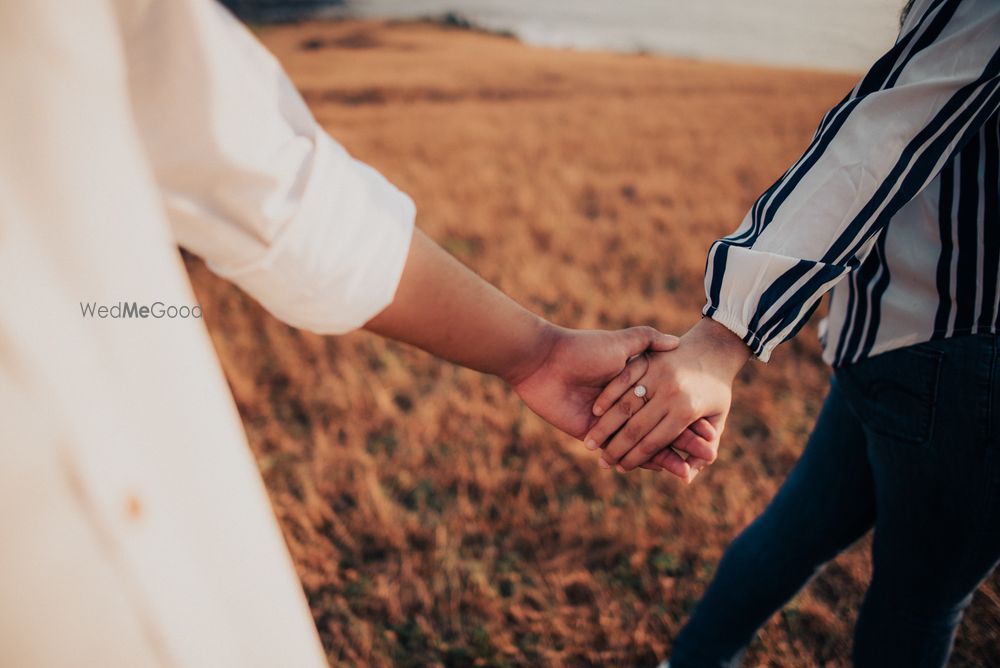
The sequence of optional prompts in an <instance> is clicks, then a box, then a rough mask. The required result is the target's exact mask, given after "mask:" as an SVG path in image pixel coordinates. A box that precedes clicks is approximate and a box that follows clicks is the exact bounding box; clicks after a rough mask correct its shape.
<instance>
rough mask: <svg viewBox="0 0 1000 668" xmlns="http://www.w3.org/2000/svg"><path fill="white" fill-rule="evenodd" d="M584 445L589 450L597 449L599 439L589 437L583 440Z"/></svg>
mask: <svg viewBox="0 0 1000 668" xmlns="http://www.w3.org/2000/svg"><path fill="white" fill-rule="evenodd" d="M583 447H585V448H587V449H588V450H596V449H597V441H595V440H594V439H592V438H588V439H587V440H586V441H584V442H583ZM601 461H604V460H601Z"/></svg>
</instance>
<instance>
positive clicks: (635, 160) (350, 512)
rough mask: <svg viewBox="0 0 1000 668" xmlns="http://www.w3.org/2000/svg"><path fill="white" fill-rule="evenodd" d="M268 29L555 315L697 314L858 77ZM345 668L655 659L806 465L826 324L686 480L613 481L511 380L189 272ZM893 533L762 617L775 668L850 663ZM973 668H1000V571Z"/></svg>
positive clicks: (580, 318)
mask: <svg viewBox="0 0 1000 668" xmlns="http://www.w3.org/2000/svg"><path fill="white" fill-rule="evenodd" d="M260 34H261V37H262V39H263V40H264V42H265V43H266V44H267V45H268V46H269V47H270V48H271V49H273V50H274V51H275V53H276V54H277V56H278V58H279V59H280V60H281V61H282V63H283V64H284V65H285V66H286V68H287V69H288V70H289V72H290V73H291V75H292V77H293V79H294V80H295V82H296V84H297V85H298V86H299V88H300V89H301V91H302V93H303V95H304V97H305V99H306V100H307V102H308V103H309V104H310V106H311V107H312V109H313V111H314V112H315V114H316V115H317V118H318V119H319V120H320V122H321V123H322V124H323V125H324V126H325V127H326V128H327V129H328V130H329V131H330V133H331V134H332V135H333V136H334V137H336V138H337V139H338V140H340V141H341V142H342V143H343V144H344V145H345V146H346V147H347V148H348V149H349V150H350V151H351V152H352V153H353V154H354V155H356V156H357V157H359V158H361V159H363V160H365V161H367V162H369V163H371V164H372V165H374V166H376V167H377V168H378V169H379V170H381V171H382V172H383V173H384V174H386V175H387V176H388V177H389V178H390V179H391V180H392V181H394V182H395V183H396V184H398V185H399V186H400V187H401V188H403V189H404V190H406V191H407V192H409V193H410V194H411V195H412V196H413V197H414V199H415V200H416V202H417V205H418V209H419V218H418V223H419V225H420V226H421V227H423V229H425V230H426V231H427V232H428V233H429V234H430V235H431V236H432V237H434V238H435V239H437V240H438V241H439V242H440V243H441V244H442V245H443V246H444V247H445V248H447V249H448V250H449V251H450V252H452V253H453V254H454V255H456V256H457V257H458V258H459V259H461V260H462V261H463V262H465V263H467V264H468V265H469V266H471V267H472V268H474V269H475V270H476V271H477V272H479V273H480V274H481V275H483V276H484V277H485V278H486V279H488V280H490V281H492V282H493V283H495V284H497V285H499V286H500V287H501V288H502V289H503V290H505V291H506V292H507V293H509V294H510V295H512V296H513V297H514V298H516V299H518V300H519V301H521V302H522V303H524V304H526V305H528V306H529V307H530V308H532V309H534V310H535V311H537V312H539V313H542V314H544V315H545V316H547V317H549V318H551V319H552V320H554V321H556V322H557V323H559V324H562V325H567V326H574V327H601V328H617V327H624V326H629V325H636V324H651V325H654V326H656V327H659V328H661V329H664V330H666V331H671V332H677V333H680V332H682V331H684V330H685V329H686V328H687V327H688V326H690V325H691V324H692V323H693V322H694V321H695V320H696V319H697V317H698V312H699V309H700V307H701V304H702V299H703V296H702V287H701V274H702V269H703V265H704V254H705V251H706V249H707V247H708V245H709V243H710V241H711V240H712V239H714V238H716V237H717V236H720V235H721V234H723V233H726V232H728V231H729V230H731V229H732V228H734V227H735V226H736V225H737V224H738V222H739V221H740V219H741V218H742V216H743V213H744V211H745V210H746V209H747V208H748V207H749V205H750V204H751V202H752V201H753V199H754V198H755V196H756V195H757V194H758V193H759V192H760V191H761V190H763V189H764V188H765V187H766V186H767V185H769V184H770V182H771V181H773V180H774V179H775V178H776V177H777V176H778V175H779V174H780V173H781V172H782V171H783V169H784V168H785V167H786V166H787V164H788V163H789V162H790V161H791V160H793V159H794V158H795V157H797V155H798V153H799V152H800V151H801V150H802V149H803V147H804V146H805V145H806V143H807V142H808V140H809V138H810V137H811V134H812V131H813V129H814V127H815V125H816V123H817V122H818V120H819V117H820V115H821V113H822V112H823V111H825V109H826V108H827V107H829V106H830V105H831V104H832V103H834V102H836V101H837V100H838V99H839V98H840V97H841V96H842V95H843V94H844V93H845V91H846V90H847V89H848V88H849V87H850V85H851V84H852V83H853V77H850V76H844V75H833V74H818V73H811V72H796V71H780V70H772V69H764V68H755V67H744V66H738V65H716V64H704V63H696V62H689V61H684V60H672V59H666V58H658V57H650V56H645V55H612V54H595V53H578V52H563V51H552V50H543V49H536V48H531V47H527V46H524V45H521V44H519V43H517V42H516V41H514V40H510V39H505V38H503V37H497V36H490V35H484V34H481V33H477V32H472V31H464V30H455V29H447V28H443V27H440V26H435V25H431V24H415V23H322V22H317V23H304V24H300V25H293V26H284V27H274V28H267V29H263V30H262V31H261V33H260ZM188 263H189V266H190V268H191V271H192V274H193V280H194V284H195V289H196V291H197V295H198V298H199V301H200V303H201V304H202V305H203V306H204V312H205V314H206V320H207V323H208V325H209V328H210V330H211V334H212V337H213V340H214V342H215V346H216V348H217V349H218V352H219V354H220V356H221V358H222V362H223V365H224V367H225V371H226V374H227V376H228V378H229V382H230V384H231V386H232V390H233V393H234V394H235V397H236V401H237V402H238V405H239V409H240V412H241V414H242V417H243V421H244V423H245V425H246V429H247V432H248V433H249V438H250V443H251V445H252V447H253V450H254V453H255V455H256V457H257V460H258V462H259V465H260V469H261V471H262V473H263V475H264V478H265V480H266V482H267V485H268V488H269V490H270V494H271V498H272V500H273V502H274V506H275V509H276V513H277V515H278V517H279V519H280V522H281V525H282V528H283V530H284V535H285V538H286V540H287V542H288V544H289V546H290V549H291V552H292V556H293V557H294V559H295V563H296V566H297V568H298V572H299V575H300V576H301V578H302V582H303V584H304V587H305V590H306V593H307V596H308V599H309V603H310V605H311V607H312V611H313V615H314V617H315V620H316V624H317V625H318V628H319V631H320V634H321V637H322V640H323V643H324V646H325V648H326V651H327V653H328V656H329V660H330V663H331V665H333V666H373V667H378V666H390V665H395V666H652V665H655V662H656V661H657V659H658V658H660V657H663V656H664V655H665V654H666V653H667V652H668V650H669V648H670V644H671V639H672V638H673V637H674V635H675V634H676V633H677V631H678V630H679V628H680V627H681V624H682V623H683V621H684V620H685V618H686V616H687V614H688V612H689V611H690V609H691V607H692V605H693V604H694V603H695V602H696V600H697V599H698V597H699V595H700V594H701V592H702V591H703V590H704V588H705V586H706V584H707V583H708V581H709V578H710V577H711V575H712V572H713V569H714V568H715V566H716V563H717V562H718V560H719V558H720V556H721V554H722V552H723V550H724V548H725V546H726V545H727V544H728V543H729V541H730V540H731V539H732V538H733V537H734V535H735V534H736V533H737V532H738V531H739V530H740V528H741V527H743V526H744V525H745V524H747V523H748V522H749V521H750V520H751V519H752V518H753V517H754V516H755V515H756V514H757V513H758V512H759V511H760V510H761V509H762V508H763V507H764V505H765V504H766V503H767V501H768V499H769V498H770V497H771V496H772V494H773V493H774V492H775V490H776V489H777V487H778V485H779V484H780V483H781V481H782V479H783V477H784V476H785V474H786V473H787V472H788V471H789V469H790V467H791V466H792V465H793V463H794V462H795V460H796V457H797V456H798V454H799V452H800V451H801V448H802V446H803V441H804V438H805V437H806V435H807V433H808V432H809V430H810V428H811V426H812V424H813V421H814V419H815V417H816V414H817V411H818V409H819V406H820V404H821V402H822V400H823V395H824V392H825V387H826V376H827V370H826V369H825V368H824V366H823V364H822V362H821V360H820V356H819V346H818V344H817V343H816V342H815V328H814V327H813V326H810V327H809V328H808V329H807V331H805V332H803V334H802V335H800V336H799V338H798V339H797V340H796V341H794V342H792V343H790V344H788V345H786V346H784V347H783V349H781V350H779V352H778V353H777V354H776V355H775V360H774V361H773V362H772V363H771V364H769V365H767V366H764V365H761V364H758V363H753V364H750V365H748V366H747V368H746V369H745V370H744V372H743V373H742V375H741V376H740V378H739V382H738V386H737V388H736V394H735V410H734V412H733V416H732V418H731V420H730V426H729V430H728V432H727V435H726V437H725V438H724V441H723V448H722V452H721V457H720V460H719V462H718V463H717V464H716V465H715V466H714V467H712V468H711V469H709V470H708V471H706V472H705V473H704V474H702V476H701V477H700V478H699V479H698V481H697V482H696V483H695V484H694V485H692V486H691V487H689V488H688V487H685V486H683V485H682V484H680V483H678V482H677V481H675V480H673V479H671V478H670V477H668V476H667V475H666V474H653V473H650V472H647V471H639V472H635V473H632V474H630V475H628V476H622V475H618V474H616V473H613V472H605V471H602V470H600V469H598V467H597V463H596V459H595V457H594V456H593V455H592V454H591V453H588V452H587V451H586V450H585V449H584V448H583V447H582V445H581V444H579V443H577V442H575V441H574V440H573V439H571V438H569V437H566V436H564V435H562V434H560V433H558V432H556V431H554V430H553V429H551V428H549V427H548V426H547V425H545V424H544V423H543V422H542V421H541V420H539V419H538V418H536V417H535V416H534V415H532V414H531V413H530V412H529V411H528V410H527V409H525V408H524V407H523V406H522V405H521V404H520V403H519V401H518V399H517V397H516V396H515V395H514V394H513V393H512V392H511V391H510V390H509V389H508V388H507V387H506V386H504V384H503V383H501V382H500V381H498V380H497V379H495V378H489V377H484V376H480V375H477V374H476V373H473V372H471V371H466V370H463V369H459V368H456V367H454V366H452V365H449V364H447V363H443V362H439V361H437V360H435V359H433V358H431V357H430V356H428V355H425V354H423V353H421V352H419V351H417V350H414V349H411V348H408V347H406V346H403V345H398V344H395V343H390V342H386V341H383V340H380V339H378V338H376V337H374V336H370V335H368V334H366V333H356V334H352V335H349V336H345V337H339V338H332V337H327V338H324V337H320V336H316V335H313V334H309V333H305V332H301V331H297V330H293V329H291V328H289V327H288V326H286V325H283V324H281V323H280V322H278V321H276V320H275V319H273V318H271V317H270V316H268V315H267V314H266V313H265V312H264V311H263V310H262V309H261V308H260V307H259V306H258V305H257V304H256V303H254V302H253V301H252V300H251V299H250V298H248V297H246V296H244V295H243V294H241V293H240V292H238V291H237V290H236V289H234V288H233V287H231V286H230V285H229V284H227V283H224V282H223V281H221V280H219V279H217V278H215V277H214V276H212V275H211V274H210V273H209V272H208V271H207V270H206V269H205V267H204V266H203V265H202V264H201V263H200V262H199V261H198V260H195V259H192V258H188ZM869 568H870V563H869V558H868V542H867V540H866V541H862V543H861V544H859V545H857V546H855V547H854V548H853V549H852V550H850V551H849V552H848V553H847V554H845V555H843V556H842V557H841V558H839V559H837V560H836V562H834V563H832V564H831V565H830V566H829V567H828V568H827V569H826V570H825V571H824V572H823V573H822V574H821V575H820V576H819V577H818V578H816V580H815V581H814V582H812V583H811V584H810V585H809V586H808V587H807V588H806V589H805V590H804V591H803V592H802V593H801V594H799V595H798V596H797V597H796V598H795V599H794V600H793V601H792V602H791V603H790V604H789V605H788V606H787V607H786V608H785V609H784V610H783V611H782V612H781V613H780V614H778V615H777V616H775V618H774V619H772V620H771V621H770V622H769V623H768V624H767V626H766V627H765V628H764V629H763V630H762V632H761V634H760V637H759V639H758V640H757V641H756V642H755V643H754V645H753V646H752V648H751V651H750V654H749V657H748V665H751V666H841V665H845V664H846V663H847V657H848V655H849V648H850V634H851V628H852V625H853V621H854V618H855V609H856V607H857V605H858V603H859V600H860V597H861V595H862V593H863V589H864V586H865V583H866V581H867V578H868V575H869ZM954 665H956V666H989V665H1000V580H998V579H997V578H996V577H994V578H993V579H992V580H991V581H990V582H989V583H987V585H986V587H984V590H983V591H981V592H980V593H979V594H978V595H977V596H976V599H975V601H974V603H973V606H972V609H971V611H970V613H969V615H968V616H967V618H966V621H965V623H964V624H963V626H962V629H961V635H960V638H959V640H958V644H957V648H956V653H955V658H954Z"/></svg>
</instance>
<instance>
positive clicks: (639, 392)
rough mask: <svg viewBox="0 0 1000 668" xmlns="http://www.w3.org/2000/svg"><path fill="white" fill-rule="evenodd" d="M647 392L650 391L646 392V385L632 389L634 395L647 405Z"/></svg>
mask: <svg viewBox="0 0 1000 668" xmlns="http://www.w3.org/2000/svg"><path fill="white" fill-rule="evenodd" d="M647 392H648V390H646V386H645V385H636V386H635V387H633V388H632V394H634V395H635V396H637V397H639V398H640V399H642V402H643V403H646V401H647V399H646V394H647Z"/></svg>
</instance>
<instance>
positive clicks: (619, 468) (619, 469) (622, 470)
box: [615, 464, 628, 473]
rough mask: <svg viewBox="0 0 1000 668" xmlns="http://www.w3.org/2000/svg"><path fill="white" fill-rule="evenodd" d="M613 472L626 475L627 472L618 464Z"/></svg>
mask: <svg viewBox="0 0 1000 668" xmlns="http://www.w3.org/2000/svg"><path fill="white" fill-rule="evenodd" d="M615 470H616V471H618V472H619V473H628V471H626V470H625V467H624V466H622V465H621V464H619V465H618V466H616V467H615Z"/></svg>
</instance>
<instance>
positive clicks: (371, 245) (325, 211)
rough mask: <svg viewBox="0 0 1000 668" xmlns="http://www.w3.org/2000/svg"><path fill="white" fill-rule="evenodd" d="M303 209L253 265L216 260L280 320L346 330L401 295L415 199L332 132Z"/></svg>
mask: <svg viewBox="0 0 1000 668" xmlns="http://www.w3.org/2000/svg"><path fill="white" fill-rule="evenodd" d="M316 141H317V145H316V154H315V161H316V162H315V164H314V166H313V170H312V174H311V175H310V178H309V183H308V185H307V187H306V190H305V193H304V194H303V197H302V201H301V205H300V207H299V210H298V212H297V213H296V215H295V216H294V217H293V219H292V220H291V221H289V222H288V223H287V224H286V225H285V227H284V228H283V230H282V231H281V233H280V235H279V236H278V237H277V238H276V239H274V240H273V241H272V243H271V244H270V245H269V246H268V247H267V248H266V250H265V251H264V252H263V253H262V254H261V256H259V257H258V258H256V259H255V260H254V261H253V262H251V263H249V264H247V265H246V266H243V267H240V268H236V269H232V268H224V267H218V266H212V265H209V267H210V269H212V271H214V272H215V273H218V274H219V275H221V276H223V277H224V278H227V279H229V280H231V281H232V282H234V283H236V284H237V285H238V286H240V288H242V289H243V290H245V291H246V292H247V293H249V294H250V295H251V296H252V297H254V298H255V299H256V300H257V301H259V302H260V303H261V305H262V306H263V307H264V308H265V309H267V310H268V312H270V313H271V314H272V315H274V316H275V317H277V318H278V319H280V320H282V321H284V322H286V323H288V324H290V325H293V326H295V327H300V328H302V329H307V330H310V331H313V332H316V333H318V334H342V333H345V332H348V331H350V330H353V329H357V328H359V327H361V326H362V325H364V324H365V323H366V322H368V321H369V320H371V319H372V318H374V317H375V316H376V315H378V314H379V313H380V312H381V311H382V310H383V309H384V308H385V307H386V306H388V305H389V304H390V303H391V302H392V300H393V297H394V296H395V294H396V288H397V286H398V284H399V280H400V278H401V277H402V273H403V267H404V266H405V265H406V258H407V256H408V254H409V249H410V240H411V239H412V236H413V226H414V219H415V217H416V207H415V206H414V204H413V201H412V200H411V199H410V198H409V197H408V196H407V195H406V194H404V193H403V192H401V191H400V190H398V189H397V188H396V187H395V186H393V185H392V184H391V183H389V182H388V181H387V180H386V179H385V178H384V177H383V176H382V175H381V174H379V173H378V172H377V171H375V170H374V169H372V168H371V167H369V166H367V165H365V164H363V163H361V162H359V161H357V160H355V159H354V158H352V157H351V156H349V155H348V154H347V152H346V151H345V150H344V149H343V148H342V147H341V146H340V145H339V144H337V143H336V142H335V141H333V140H332V139H331V138H330V137H329V136H328V135H327V134H326V133H324V132H322V131H320V132H318V133H317V137H316Z"/></svg>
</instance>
